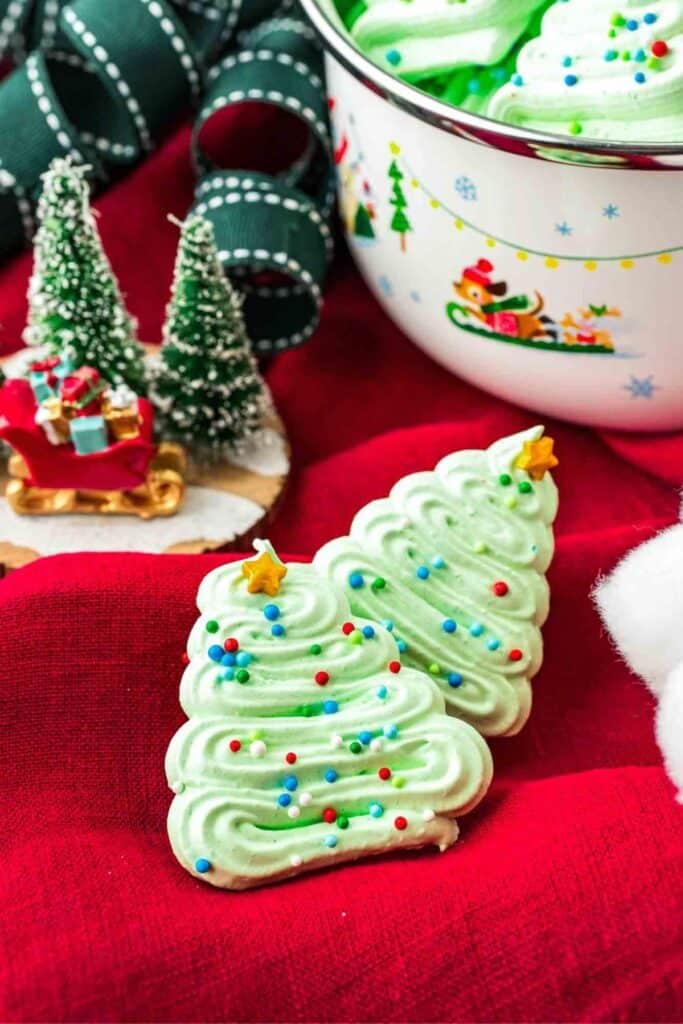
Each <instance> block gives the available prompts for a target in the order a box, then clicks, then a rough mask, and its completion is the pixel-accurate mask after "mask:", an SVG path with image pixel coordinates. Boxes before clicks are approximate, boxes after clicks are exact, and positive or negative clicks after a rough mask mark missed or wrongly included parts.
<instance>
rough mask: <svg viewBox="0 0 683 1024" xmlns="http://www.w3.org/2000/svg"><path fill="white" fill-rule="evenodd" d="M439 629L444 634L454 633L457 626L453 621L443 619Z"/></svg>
mask: <svg viewBox="0 0 683 1024" xmlns="http://www.w3.org/2000/svg"><path fill="white" fill-rule="evenodd" d="M441 628H442V629H443V631H444V633H455V631H456V629H457V628H458V624H457V622H456V621H455V619H444V620H443V622H442V623H441Z"/></svg>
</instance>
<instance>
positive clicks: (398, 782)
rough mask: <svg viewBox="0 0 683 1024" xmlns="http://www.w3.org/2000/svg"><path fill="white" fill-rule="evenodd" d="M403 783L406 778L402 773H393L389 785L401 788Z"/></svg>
mask: <svg viewBox="0 0 683 1024" xmlns="http://www.w3.org/2000/svg"><path fill="white" fill-rule="evenodd" d="M405 784H406V780H405V779H404V778H403V776H402V775H394V776H393V778H392V780H391V785H392V786H395V787H396V789H403V787H404V786H405Z"/></svg>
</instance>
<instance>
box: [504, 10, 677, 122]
mask: <svg viewBox="0 0 683 1024" xmlns="http://www.w3.org/2000/svg"><path fill="white" fill-rule="evenodd" d="M488 116H489V117H493V118H496V119H497V120H500V121H507V122H508V123H510V124H514V125H520V126H522V127H524V128H531V129H535V130H537V131H548V132H555V133H561V134H571V135H580V136H582V137H586V138H592V139H609V140H613V141H617V142H680V141H681V139H683V0H626V2H625V3H618V2H615V0H563V2H560V0H558V2H556V3H555V4H553V6H552V7H550V8H549V10H548V11H547V12H546V13H545V15H544V17H543V20H542V23H541V32H540V35H539V36H538V38H536V39H532V40H531V41H530V42H528V43H526V45H525V46H524V47H522V49H521V51H520V53H519V57H518V59H517V70H516V72H515V73H514V74H513V75H512V77H511V79H510V81H509V82H507V83H506V84H505V85H504V86H502V87H501V89H500V90H499V91H498V93H497V94H496V95H495V96H494V97H493V99H492V100H491V101H490V104H489V109H488Z"/></svg>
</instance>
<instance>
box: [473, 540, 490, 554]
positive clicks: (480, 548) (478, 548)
mask: <svg viewBox="0 0 683 1024" xmlns="http://www.w3.org/2000/svg"><path fill="white" fill-rule="evenodd" d="M488 549H489V546H488V544H484V542H483V540H478V541H477V543H476V544H475V545H474V553H475V555H485V554H486V552H487V551H488Z"/></svg>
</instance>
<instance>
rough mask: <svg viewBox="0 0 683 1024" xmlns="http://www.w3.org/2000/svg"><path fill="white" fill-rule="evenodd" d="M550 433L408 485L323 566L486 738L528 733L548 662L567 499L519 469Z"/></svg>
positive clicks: (374, 505) (330, 551)
mask: <svg viewBox="0 0 683 1024" xmlns="http://www.w3.org/2000/svg"><path fill="white" fill-rule="evenodd" d="M542 434H543V429H542V428H541V427H535V428H533V429H532V430H529V431H526V432H524V433H521V434H517V435H514V436H512V437H507V438H503V439H502V440H500V441H498V442H496V443H495V444H494V445H492V446H491V447H490V448H489V449H488V450H486V451H462V452H456V453H454V454H452V455H449V456H447V457H446V458H445V459H443V460H442V461H441V462H440V463H439V465H438V466H437V467H436V469H435V470H434V472H432V473H416V474H414V475H412V476H408V477H404V478H403V479H402V480H400V481H399V482H398V483H397V484H396V486H395V487H394V488H393V489H392V491H391V494H390V496H389V497H388V498H386V499H383V500H380V501H373V502H371V503H370V504H369V505H367V506H365V508H363V509H361V511H360V512H358V514H357V515H356V517H355V519H354V521H353V524H352V526H351V531H350V535H349V536H348V537H341V538H338V539H337V540H334V541H331V542H330V543H329V544H326V545H325V546H324V547H323V548H321V550H320V551H319V552H318V554H317V555H316V557H315V560H314V564H315V565H316V566H317V567H318V568H319V569H320V570H321V571H322V572H325V573H326V574H327V575H328V576H329V578H330V579H332V580H333V581H334V582H335V583H336V584H337V585H338V586H344V587H345V588H346V593H347V596H348V597H349V600H350V602H351V607H352V610H353V612H354V614H355V615H366V616H368V617H370V618H373V619H379V620H390V621H391V623H392V625H393V635H394V636H395V637H396V638H397V640H399V641H400V642H402V644H405V645H406V646H405V652H404V653H403V655H402V659H403V661H404V662H405V663H406V664H408V665H411V666H413V667H414V668H418V669H421V670H422V671H424V672H429V671H430V669H431V670H432V678H433V679H435V680H436V682H437V683H438V685H439V687H440V689H441V692H442V693H443V696H444V698H445V700H446V705H447V708H448V710H449V711H450V712H451V713H452V714H454V715H457V716H459V717H461V718H464V719H465V720H467V721H468V722H470V723H472V724H473V725H474V726H475V727H476V728H477V729H479V730H480V731H481V732H482V733H483V734H484V735H504V734H511V733H513V732H516V731H517V730H518V729H520V728H521V726H522V725H523V724H524V722H525V721H526V718H527V717H528V714H529V710H530V705H531V688H530V685H529V680H530V679H531V677H532V676H533V675H534V674H535V673H536V672H537V671H538V669H539V667H540V665H541V660H542V638H541V632H540V627H541V625H542V624H543V622H544V621H545V619H546V616H547V613H548V605H549V591H548V586H547V583H546V580H545V576H544V573H545V572H546V570H547V568H548V566H549V564H550V561H551V558H552V554H553V535H552V529H551V524H552V522H553V520H554V518H555V514H556V511H557V490H556V487H555V485H554V483H553V481H552V479H551V477H550V475H549V474H547V473H546V475H545V476H544V477H543V479H541V480H536V481H531V480H530V478H529V476H528V474H527V473H526V472H525V471H523V470H520V469H517V468H515V461H516V458H517V456H518V455H519V454H520V452H521V451H522V448H523V444H524V442H525V441H533V440H537V439H538V438H540V437H541V435H542ZM501 478H502V479H503V481H504V482H501ZM441 562H443V565H440V563H441ZM438 565H440V567H438V568H437V567H436V566H438ZM425 569H426V570H427V573H428V575H427V576H426V578H424V579H423V578H420V576H419V575H418V572H420V571H422V570H425ZM354 574H358V577H359V578H361V579H362V581H363V582H362V585H361V586H355V587H354V586H352V585H351V583H350V581H351V580H352V578H353V580H354V582H356V583H357V582H358V580H357V578H355V576H354ZM377 580H380V581H384V584H385V585H384V586H379V587H378V586H377V583H376V581H377ZM497 583H504V584H505V585H506V586H507V592H506V593H505V594H504V595H503V596H498V595H497V594H496V593H495V590H494V585H495V584H497ZM451 623H453V624H454V625H455V629H453V630H452V631H450V632H449V631H448V630H449V629H451V628H452V627H451ZM435 670H436V671H435Z"/></svg>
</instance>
